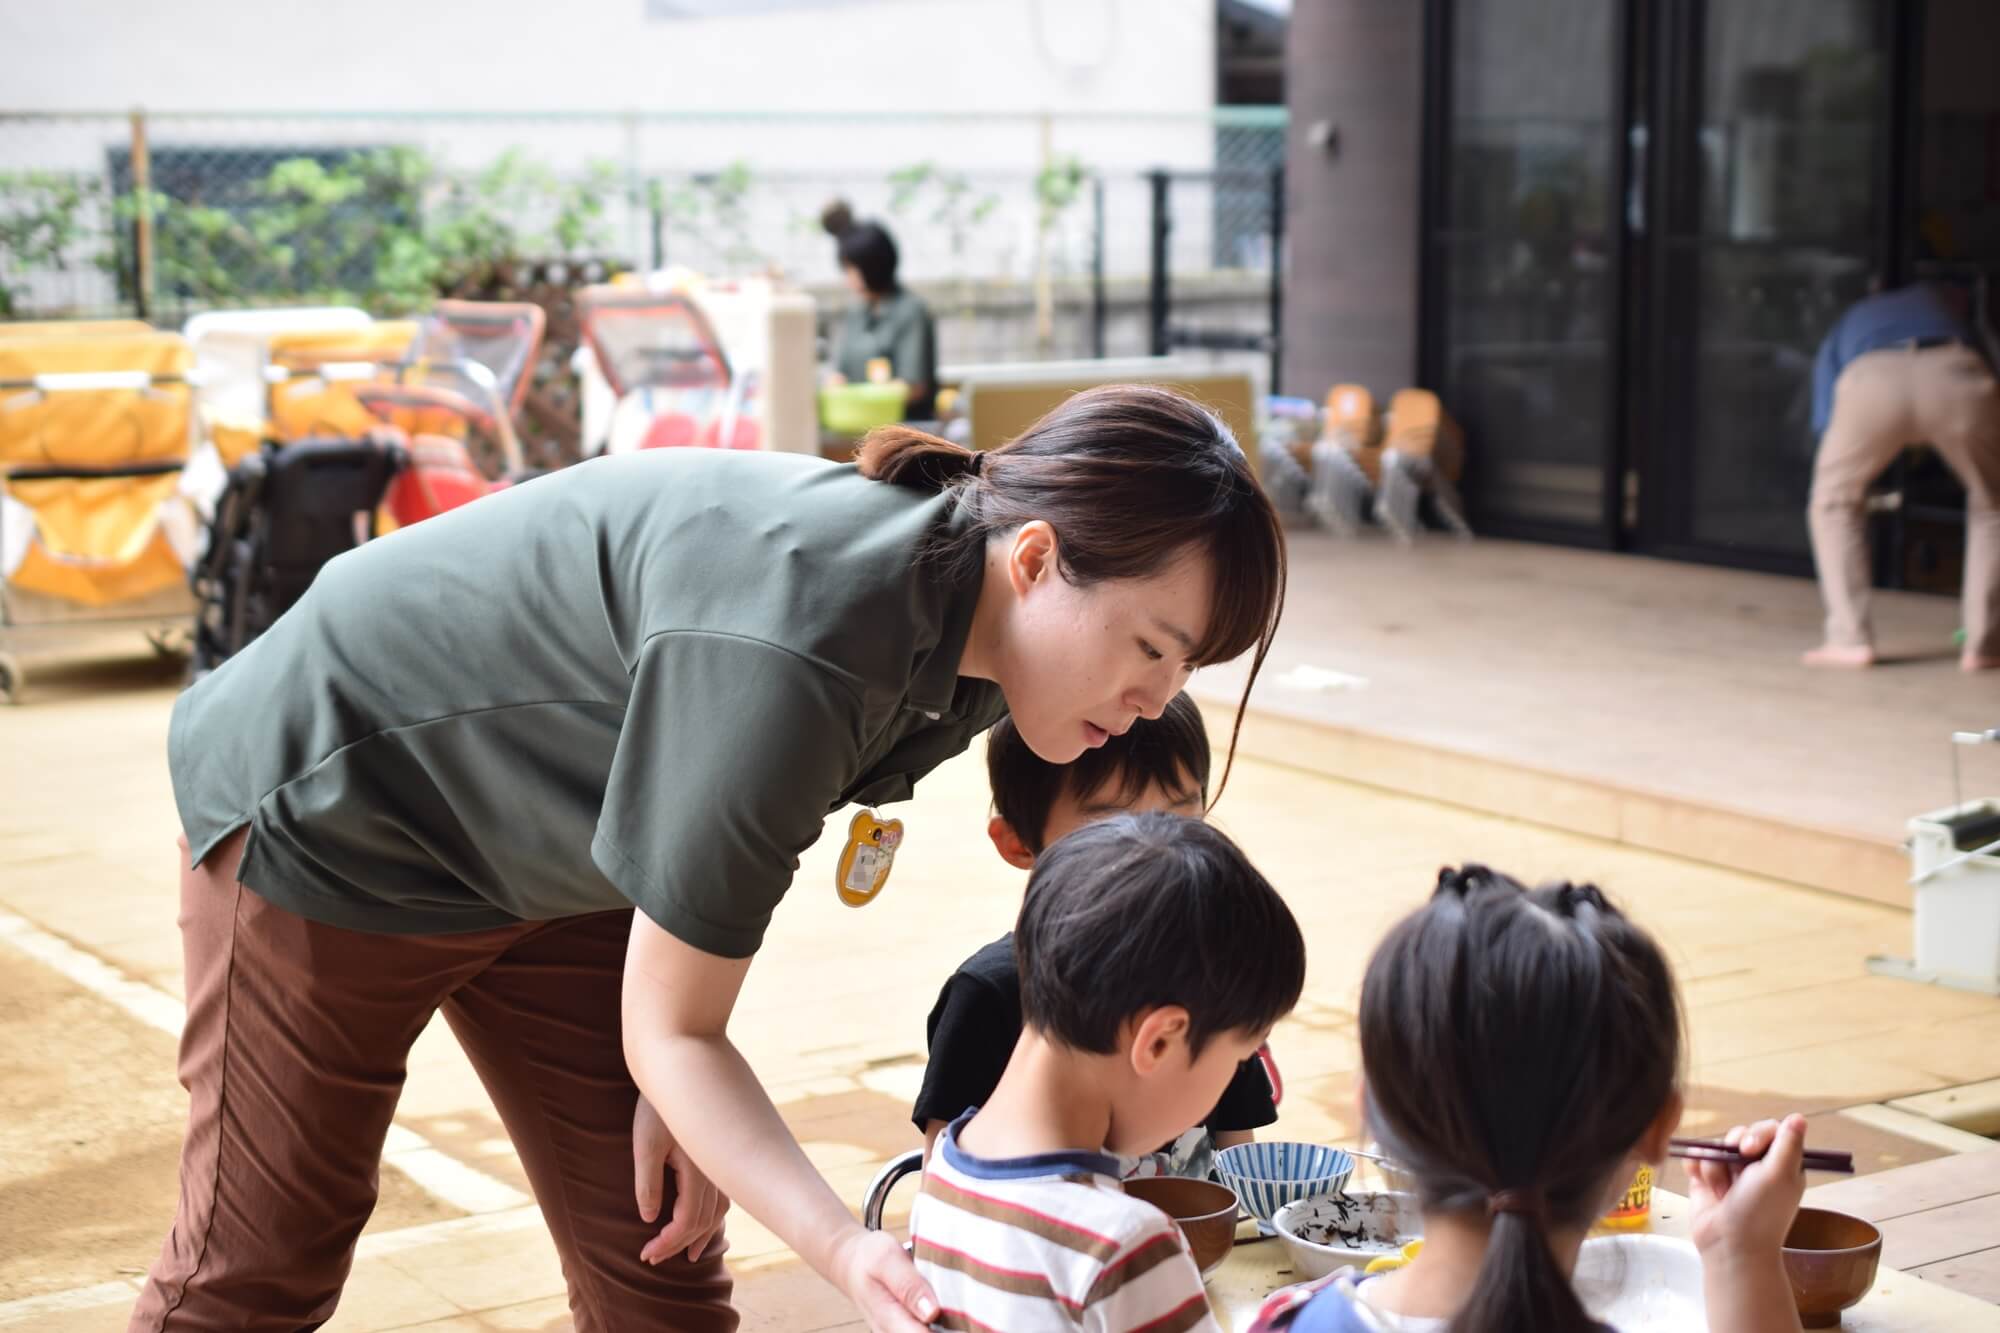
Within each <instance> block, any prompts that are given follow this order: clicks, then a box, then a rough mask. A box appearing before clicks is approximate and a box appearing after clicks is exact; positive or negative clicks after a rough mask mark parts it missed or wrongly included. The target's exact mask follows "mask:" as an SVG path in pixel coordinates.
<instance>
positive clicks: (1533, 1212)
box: [1486, 1189, 1548, 1222]
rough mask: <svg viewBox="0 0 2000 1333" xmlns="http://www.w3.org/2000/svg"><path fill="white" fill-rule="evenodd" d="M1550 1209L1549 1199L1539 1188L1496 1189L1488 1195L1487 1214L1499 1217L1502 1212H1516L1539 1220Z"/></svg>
mask: <svg viewBox="0 0 2000 1333" xmlns="http://www.w3.org/2000/svg"><path fill="white" fill-rule="evenodd" d="M1547 1211H1548V1200H1547V1199H1545V1198H1543V1196H1542V1192H1541V1191H1540V1190H1538V1189H1526V1190H1495V1191H1494V1192H1493V1193H1491V1194H1489V1195H1487V1196H1486V1215H1487V1216H1488V1217H1498V1216H1500V1214H1502V1213H1514V1214H1517V1215H1519V1216H1521V1217H1527V1218H1532V1219H1533V1220H1535V1221H1537V1222H1539V1221H1541V1220H1542V1215H1543V1214H1544V1213H1546V1212H1547Z"/></svg>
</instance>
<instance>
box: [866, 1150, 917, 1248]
mask: <svg viewBox="0 0 2000 1333" xmlns="http://www.w3.org/2000/svg"><path fill="white" fill-rule="evenodd" d="M923 1169H924V1150H923V1149H922V1148H912V1149H910V1150H909V1151H908V1152H906V1153H904V1154H902V1155H901V1156H900V1157H892V1158H890V1159H889V1163H888V1165H886V1166H884V1167H883V1168H882V1169H881V1170H880V1171H878V1172H877V1173H876V1175H875V1179H874V1180H872V1181H870V1182H869V1183H868V1195H867V1197H866V1198H865V1199H863V1200H862V1203H861V1225H862V1226H864V1227H866V1228H868V1229H869V1230H870V1231H880V1230H881V1229H882V1213H883V1210H884V1209H886V1208H887V1207H888V1205H889V1192H890V1191H891V1190H893V1189H895V1188H896V1182H897V1181H899V1180H901V1179H902V1178H903V1177H904V1176H907V1175H910V1174H911V1173H912V1172H917V1171H921V1170H923Z"/></svg>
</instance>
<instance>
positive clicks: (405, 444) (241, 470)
mask: <svg viewBox="0 0 2000 1333" xmlns="http://www.w3.org/2000/svg"><path fill="white" fill-rule="evenodd" d="M542 319H543V317H542V312H541V310H540V308H539V307H537V306H531V305H503V304H498V303H480V302H469V301H444V302H440V303H439V304H438V308H437V310H436V312H435V313H434V314H433V315H431V316H430V317H429V318H428V319H426V320H425V321H424V322H423V323H421V324H418V325H405V326H397V325H388V324H374V325H370V326H368V327H366V328H359V329H352V328H344V329H319V330H314V331H311V332H308V333H299V334H295V335H290V336H287V337H284V338H274V339H272V341H271V344H270V347H269V361H270V364H269V365H268V366H267V368H266V371H265V377H266V379H267V380H268V381H269V383H270V385H271V391H270V404H269V420H268V422H267V424H266V438H265V439H264V440H263V442H262V443H261V444H260V446H259V447H258V448H257V449H256V451H255V452H253V453H250V454H248V455H247V456H245V457H243V458H242V460H241V461H240V462H238V463H237V464H236V466H235V467H234V468H233V469H232V470H231V471H230V474H229V479H228V482H227V484H226V486H225V487H224V489H223V493H222V496H221V499H220V500H219V501H218V502H217V504H216V506H215V517H214V520H213V523H212V525H211V527H210V532H209V544H208V548H207V554H206V556H205V557H204V558H203V560H202V561H201V563H200V565H199V566H198V567H197V568H196V570H195V572H194V575H193V579H192V581H193V584H194V588H195V593H196V596H197V598H198V599H199V601H200V612H199V615H198V617H197V622H196V633H195V647H194V660H193V663H192V669H193V674H194V675H195V676H196V677H197V678H199V677H200V676H201V675H203V674H205V673H206V672H208V671H211V670H213V669H214V668H215V667H217V666H218V665H220V664H221V663H222V662H223V661H224V660H226V659H227V658H229V657H230V656H232V655H233V654H235V653H237V652H240V651H241V650H242V649H243V648H244V646H245V645H247V644H248V643H249V642H250V641H251V640H253V639H255V638H256V637H257V635H259V634H261V633H263V632H264V631H265V630H266V629H269V628H270V626H271V625H272V623H274V622H275V621H276V620H277V618H278V617H279V616H280V615H282V614H283V613H284V612H285V610H286V609H287V608H289V607H290V606H291V605H292V604H293V603H294V602H296V601H297V600H298V599H299V597H300V596H302V595H303V594H304V593H305V590H306V588H307V587H308V586H309V585H310V584H311V583H312V580H313V577H314V576H315V575H316V574H317V573H318V572H319V570H320V568H321V567H322V566H323V565H324V564H325V563H326V562H327V561H328V560H331V559H332V558H333V557H334V556H336V555H338V554H340V553H341V552H342V551H345V550H348V549H350V548H352V547H354V546H358V545H360V544H361V543H362V542H364V541H368V540H371V539H373V538H374V537H376V536H377V535H379V534H380V533H382V532H383V531H385V530H388V529H393V528H396V527H407V526H409V525H410V524H412V523H417V522H421V521H423V520H424V519H427V518H431V517H434V516H435V515H437V514H440V513H442V512H444V511H445V510H447V509H454V508H457V507H458V506H459V505H462V504H467V503H469V502H471V501H473V500H476V499H478V498H479V497H480V496H482V495H485V494H487V493H488V492H490V491H492V490H495V489H497V488H500V487H503V486H508V485H511V484H513V483H514V482H515V481H516V480H519V479H520V478H522V477H524V476H526V475H527V473H526V469H525V468H524V467H523V465H522V455H521V448H520V442H519V438H518V437H517V436H516V434H515V431H514V423H513V413H514V409H515V408H516V407H517V406H518V405H519V403H520V401H521V399H522V397H523V395H524V394H525V392H526V375H527V370H528V368H529V367H530V366H531V365H533V363H534V357H535V352H536V351H537V349H538V348H539V345H540V342H541V336H542Z"/></svg>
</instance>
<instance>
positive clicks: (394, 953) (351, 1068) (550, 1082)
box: [130, 833, 737, 1333]
mask: <svg viewBox="0 0 2000 1333" xmlns="http://www.w3.org/2000/svg"><path fill="white" fill-rule="evenodd" d="M242 837H243V835H242V834H241V833H238V834H236V835H235V836H233V837H232V838H231V839H229V840H228V841H226V842H224V843H223V844H222V845H221V846H219V847H217V848H216V849H215V851H214V852H213V853H211V854H210V855H209V857H208V859H207V860H206V861H205V862H204V863H203V864H202V866H201V867H200V868H199V869H194V870H190V869H188V868H187V843H186V841H185V840H183V841H182V843H181V936H182V943H183V946H184V948H185V950H186V955H187V999H188V1019H187V1027H186V1030H185V1031H184V1032H183V1033H182V1036H181V1050H180V1079H181V1083H182V1084H183V1085H184V1086H185V1087H186V1088H187V1090H188V1094H189V1097H190V1101H191V1105H190V1107H189V1111H188V1130H187V1140H186V1142H185V1144H184V1145H183V1146H182V1148H181V1188H180V1206H179V1209H178V1211H177V1212H176V1213H175V1216H174V1225H173V1230H172V1231H171V1232H170V1233H169V1234H168V1236H167V1240H166V1244H165V1246H164V1247H163V1248H162V1249H161V1252H160V1258H159V1260H158V1262H156V1263H155V1264H154V1265H153V1269H152V1272H151V1273H150V1274H149V1275H148V1277H147V1280H146V1288H145V1291H144V1292H143V1293H142V1294H141V1296H140V1298H139V1303H138V1306H137V1308H136V1309H134V1311H133V1313H132V1320H131V1324H130V1327H131V1328H132V1329H135V1330H137V1329H147V1330H152V1329H168V1328H171V1329H269V1330H278V1329H285V1330H292V1329H311V1328H317V1327H319V1325H320V1324H321V1323H323V1322H325V1321H326V1320H327V1319H328V1318H330V1317H331V1316H332V1314H333V1310H334V1306H335V1304H336V1303H337V1302H338V1301H339V1299H340V1289H341V1284H342V1283H343V1282H344V1281H345V1280H346V1278H347V1272H348V1268H349V1267H350V1266H351V1265H352V1263H353V1261H354V1243H355V1238H356V1237H357V1236H358V1235H359V1234H360V1232H361V1227H362V1224H363V1223H365V1222H366V1221H367V1220H368V1214H369V1213H370V1211H371V1210H373V1208H374V1206H375V1193H376V1179H377V1172H378V1170H379V1169H380V1162H381V1156H382V1144H383V1141H384V1139H385V1137H386V1136H387V1134H388V1131H389V1123H390V1120H391V1118H392V1117H393V1116H394V1115H395V1111H396V1099H397V1096H398V1095H399V1094H400V1092H401V1091H402V1087H403V1074H404V1065H405V1061H406V1057H407V1056H408V1053H409V1050H410V1045H411V1043H412V1042H414V1041H415V1040H416V1039H417V1034H418V1033H419V1032H421V1031H422V1030H423V1028H424V1025H425V1023H426V1022H428V1021H429V1019H430V1016H431V1014H432V1013H433V1012H435V1011H436V1010H437V1009H438V1008H439V1007H442V1008H443V1009H444V1012H445V1017H446V1019H447V1021H449V1022H450V1024H451V1028H452V1031H453V1032H454V1033H456V1034H457V1036H458V1040H459V1042H460V1044H461V1045H463V1046H464V1048H465V1053H466V1054H467V1055H468V1056H469V1057H470V1058H471V1060H472V1063H473V1066H474V1067H475V1068H476V1069H477V1070H478V1071H479V1077H480V1079H481V1080H482V1081H483V1082H484V1083H485V1085H486V1090H487V1092H488V1093H489V1094H490V1095H491V1096H492V1098H493V1104H494V1106H495V1107H496V1108H497V1109H498V1111H499V1113H500V1118H501V1120H502V1121H503V1122H504V1123H505V1124H506V1126H507V1132H508V1134H509V1135H510V1136H511V1137H512V1139H513V1141H514V1146H515V1148H516V1150H517V1151H518V1152H519V1153H520V1155H521V1163H522V1165H523V1166H524V1167H525V1168H526V1170H527V1173H528V1179H529V1181H530V1182H531V1183H532V1185H533V1186H534V1191H535V1197H536V1199H537V1201H538V1202H539V1203H540V1204H541V1208H542V1212H543V1214H544V1215H545V1217H546V1219H547V1221H548V1225H549V1229H550V1231H551V1232H553V1233H554V1236H555V1242H556V1249H557V1251H558V1252H559V1253H560V1255H561V1257H562V1266H563V1273H564V1275H565V1276H566V1277H567V1278H568V1280H569V1303H570V1309H571V1310H572V1311H573V1312H574V1314H575V1319H576V1327H577V1328H578V1329H579V1330H590V1331H592V1333H595V1331H597V1330H609V1329H621V1330H622V1329H632V1328H658V1329H693V1330H700V1331H701V1333H711V1331H712V1333H729V1330H733V1329H734V1328H735V1327H736V1323H737V1319H736V1315H735V1314H734V1313H733V1312H732V1311H731V1308H730V1302H729V1296H730V1279H729V1274H728V1272H727V1270H726V1269H724V1267H723V1265H722V1260H721V1257H720V1254H719V1253H717V1254H715V1255H713V1256H710V1255H704V1256H703V1258H702V1260H701V1262H699V1263H693V1264H691V1263H689V1262H687V1259H686V1257H685V1255H682V1256H679V1257H677V1258H675V1259H671V1260H667V1261H665V1262H662V1263H661V1264H659V1265H657V1266H652V1265H648V1264H645V1263H643V1262H641V1261H640V1259H639V1251H640V1249H641V1247H643V1246H644V1245H645V1244H646V1242H647V1241H648V1240H650V1239H651V1238H652V1237H653V1236H655V1235H657V1234H658V1232H659V1228H660V1227H661V1226H662V1225H664V1223H665V1219H666V1217H667V1215H668V1214H669V1212H670V1211H671V1209H672V1201H673V1180H672V1177H671V1175H669V1177H668V1179H667V1181H666V1195H667V1203H666V1206H665V1207H664V1208H663V1210H662V1212H661V1220H660V1221H659V1222H656V1223H653V1224H648V1223H646V1222H644V1221H643V1220H641V1218H640V1217H639V1211H638V1205H637V1204H636V1203H635V1202H634V1200H633V1181H632V1112H633V1109H634V1106H635V1105H636V1101H637V1097H638V1091H637V1089H636V1088H635V1087H634V1086H633V1083H632V1079H631V1076H630V1075H629V1074H628V1073H627V1072H626V1069H625V1059H624V1055H623V1053H622V1051H621V1049H620V1035H619V1017H618V991H619V976H620V973H621V969H622V966H623V963H624V957H625V940H626V936H627V933H628V932H629V930H630V927H631V915H630V914H629V913H626V912H608V913H604V914H601V915H595V916H587V917H578V918H574V919H571V920H566V921H551V922H540V923H530V924H523V925H519V926H509V927H505V928H503V929H498V930H486V931H479V932H476V933H473V934H466V935H433V936H409V935H372V934H365V933H362V932H358V931H351V930H341V929H339V928H337V927H333V926H324V925H320V924H318V923H316V922H312V921H308V920H305V919H304V918H302V917H299V916H295V915H294V914H292V913H290V912H287V911H285V910H283V909H281V908H278V907H275V906H273V905H271V904H270V903H268V902H266V901H265V900H264V899H262V898H260V897H258V896H257V895H256V894H255V893H253V892H251V891H250V890H248V889H246V888H245V887H244V886H243V885H241V884H239V883H237V882H235V878H234V876H235V869H236V865H237V863H238V861H239V859H240V856H241V852H242Z"/></svg>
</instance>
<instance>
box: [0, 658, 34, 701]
mask: <svg viewBox="0 0 2000 1333" xmlns="http://www.w3.org/2000/svg"><path fill="white" fill-rule="evenodd" d="M27 679H28V678H27V675H26V673H25V672H23V671H22V670H21V663H20V661H19V660H18V659H16V658H15V657H14V656H13V655H12V654H11V653H0V702H4V703H10V704H17V703H20V702H21V687H22V686H23V685H25V684H26V683H27Z"/></svg>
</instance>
